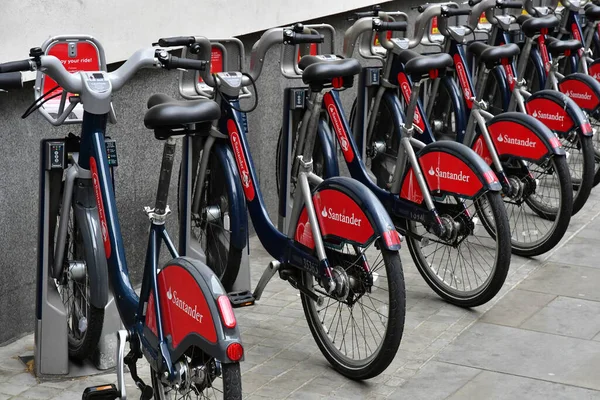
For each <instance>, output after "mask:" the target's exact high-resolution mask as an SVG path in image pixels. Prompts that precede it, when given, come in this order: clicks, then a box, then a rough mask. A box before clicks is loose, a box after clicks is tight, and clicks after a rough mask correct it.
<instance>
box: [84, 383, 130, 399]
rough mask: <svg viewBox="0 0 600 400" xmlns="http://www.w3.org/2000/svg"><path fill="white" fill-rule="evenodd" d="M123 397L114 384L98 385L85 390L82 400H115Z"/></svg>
mask: <svg viewBox="0 0 600 400" xmlns="http://www.w3.org/2000/svg"><path fill="white" fill-rule="evenodd" d="M120 396H121V394H120V393H119V391H118V390H117V387H116V386H115V385H113V384H110V385H98V386H90V387H87V388H85V390H84V391H83V395H82V396H81V399H82V400H114V399H117V398H119V397H120Z"/></svg>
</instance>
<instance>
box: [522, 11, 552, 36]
mask: <svg viewBox="0 0 600 400" xmlns="http://www.w3.org/2000/svg"><path fill="white" fill-rule="evenodd" d="M517 22H519V23H520V24H521V30H522V31H523V33H524V34H525V36H528V37H532V36H535V35H537V34H539V33H540V32H541V31H542V29H554V28H556V27H557V26H558V23H559V21H558V18H556V17H555V16H554V15H547V16H545V17H539V18H534V17H529V18H526V17H525V16H522V17H519V18H517Z"/></svg>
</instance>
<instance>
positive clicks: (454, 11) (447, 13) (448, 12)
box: [442, 7, 471, 17]
mask: <svg viewBox="0 0 600 400" xmlns="http://www.w3.org/2000/svg"><path fill="white" fill-rule="evenodd" d="M444 8H445V7H442V17H456V16H458V15H471V10H467V9H462V10H461V9H458V8H445V9H444Z"/></svg>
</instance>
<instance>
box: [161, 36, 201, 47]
mask: <svg viewBox="0 0 600 400" xmlns="http://www.w3.org/2000/svg"><path fill="white" fill-rule="evenodd" d="M195 41H196V38H195V37H193V36H174V37H169V38H160V39H158V42H157V43H158V45H159V46H160V47H175V46H189V45H192V44H194V42H195Z"/></svg>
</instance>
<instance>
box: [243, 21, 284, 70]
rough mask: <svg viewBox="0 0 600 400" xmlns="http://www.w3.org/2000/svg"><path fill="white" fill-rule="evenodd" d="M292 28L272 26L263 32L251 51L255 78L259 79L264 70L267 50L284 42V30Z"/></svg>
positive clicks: (251, 63)
mask: <svg viewBox="0 0 600 400" xmlns="http://www.w3.org/2000/svg"><path fill="white" fill-rule="evenodd" d="M285 29H291V28H272V29H269V30H268V31H266V32H265V33H263V35H262V36H261V37H260V39H258V41H257V42H256V43H254V46H252V52H251V53H250V73H249V74H250V76H251V77H252V79H253V80H255V81H256V80H257V79H258V77H259V76H260V73H261V71H262V67H263V63H264V62H265V55H266V54H267V51H268V50H269V49H270V48H271V47H273V46H274V45H276V44H282V43H283V31H284V30H285Z"/></svg>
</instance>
